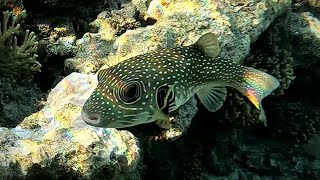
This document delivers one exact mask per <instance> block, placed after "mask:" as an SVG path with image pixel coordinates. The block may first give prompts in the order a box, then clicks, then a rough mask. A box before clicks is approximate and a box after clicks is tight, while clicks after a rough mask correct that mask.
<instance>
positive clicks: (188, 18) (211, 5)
mask: <svg viewBox="0 0 320 180" xmlns="http://www.w3.org/2000/svg"><path fill="white" fill-rule="evenodd" d="M133 3H135V4H133V5H131V6H136V7H137V9H145V10H146V9H147V7H142V5H141V3H140V1H139V2H137V1H134V2H133ZM142 4H143V3H142ZM289 6H290V1H288V0H282V1H280V2H279V3H269V2H265V1H263V2H260V3H248V4H246V6H245V7H243V6H242V5H241V4H237V3H227V2H224V1H221V2H220V1H208V2H206V3H205V2H200V1H174V2H171V3H169V4H168V5H167V7H166V11H165V13H164V14H163V15H162V16H161V18H160V19H159V20H158V21H157V22H156V23H155V24H153V25H150V26H147V27H146V28H138V29H135V30H134V31H133V30H127V29H128V28H127V27H128V26H130V27H136V25H134V26H132V25H130V24H131V23H132V22H135V19H136V18H137V17H136V13H134V12H133V11H134V9H132V8H129V7H130V6H129V5H128V6H125V7H124V8H123V9H122V10H120V11H118V12H117V13H116V14H117V15H119V17H120V20H121V21H120V22H124V26H122V25H121V23H120V24H118V26H114V20H112V21H110V16H109V15H108V14H109V13H106V12H102V13H101V14H99V15H98V17H97V19H96V20H95V21H94V22H93V23H91V24H92V25H93V26H95V27H96V29H97V32H96V33H85V34H84V36H83V37H82V38H81V39H78V40H74V41H69V42H68V43H66V45H67V46H68V47H66V48H63V46H60V48H59V51H65V50H68V49H70V47H69V45H73V46H74V47H75V48H72V49H75V50H78V51H75V52H73V54H75V57H72V58H70V59H67V60H66V68H65V69H66V70H68V72H71V71H77V72H84V73H88V72H95V71H97V70H98V69H99V67H101V66H102V64H103V62H104V61H108V59H112V58H111V57H114V56H116V57H117V58H119V59H125V58H129V57H132V56H136V55H138V54H143V53H146V52H148V51H151V50H156V49H159V48H162V47H173V46H178V45H190V44H192V43H194V42H195V41H196V40H197V39H198V38H199V36H201V35H202V34H203V33H205V32H208V31H212V32H215V33H216V34H218V36H221V37H222V36H223V38H221V39H220V43H221V47H222V52H221V54H220V55H221V57H225V58H232V59H234V60H236V61H239V60H241V59H243V58H244V57H245V56H246V55H247V54H248V53H249V50H250V43H251V42H254V41H255V40H256V39H257V38H258V36H259V34H260V33H261V32H262V31H264V30H265V29H266V28H267V27H268V26H269V25H270V23H271V22H272V21H273V20H274V19H275V18H276V17H277V16H278V15H280V14H282V13H283V12H284V11H285V10H286V9H287V8H289ZM262 7H264V8H262ZM235 9H238V10H237V11H235ZM204 12H206V13H204ZM121 18H124V19H121ZM239 19H241V21H239ZM128 20H129V22H128ZM117 22H119V21H118V20H117ZM140 22H141V21H140ZM192 22H200V23H192ZM127 23H129V24H127ZM194 24H196V25H194ZM119 25H120V27H121V28H119ZM115 28H116V29H115ZM121 29H123V31H125V32H124V33H123V31H122V30H121ZM119 30H120V31H121V32H120V33H119ZM122 33H123V34H122ZM117 34H121V35H120V36H119V37H118V36H117ZM69 40H70V38H69ZM53 49H54V50H53V51H57V49H56V48H53ZM84 50H85V51H84ZM48 51H50V49H49V50H48ZM61 54H65V53H61Z"/></svg>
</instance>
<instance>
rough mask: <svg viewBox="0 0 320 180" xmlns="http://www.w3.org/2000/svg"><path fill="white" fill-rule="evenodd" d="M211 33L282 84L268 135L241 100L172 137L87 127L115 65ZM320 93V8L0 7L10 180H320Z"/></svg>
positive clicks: (145, 3)
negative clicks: (87, 114)
mask: <svg viewBox="0 0 320 180" xmlns="http://www.w3.org/2000/svg"><path fill="white" fill-rule="evenodd" d="M207 32H212V33H214V34H216V35H217V37H218V39H219V43H220V47H221V51H220V54H219V56H220V57H221V58H225V59H231V60H234V61H237V62H238V61H240V63H241V64H243V65H245V66H249V67H254V68H256V69H259V70H261V71H263V72H267V73H269V74H271V75H272V76H274V77H275V78H277V79H278V80H279V82H280V86H279V87H278V88H277V89H276V90H274V91H273V92H272V94H271V95H269V96H267V97H266V98H264V100H263V101H262V104H263V107H264V110H265V112H266V117H267V120H268V126H267V127H265V126H264V124H263V123H262V122H261V121H260V120H259V118H258V116H259V110H257V109H256V108H255V106H254V105H253V104H251V103H250V101H249V100H248V99H247V98H246V97H245V96H243V95H242V94H241V93H240V92H238V91H236V90H235V89H233V88H228V93H227V98H226V101H225V102H224V104H223V106H222V107H221V108H220V109H219V110H217V111H216V112H209V111H208V110H207V109H206V108H205V107H204V106H203V105H202V104H201V103H199V101H198V99H197V97H192V98H191V99H190V100H189V101H188V102H187V103H185V104H184V105H183V106H181V107H180V108H179V109H178V110H176V111H175V112H173V114H171V115H170V116H172V117H173V118H174V121H173V127H172V128H170V129H162V128H159V127H158V126H157V125H155V124H154V123H148V124H142V125H138V126H133V127H130V128H125V129H114V128H98V127H93V126H90V125H88V124H86V123H85V122H84V121H83V120H82V118H81V108H82V106H83V104H84V103H85V101H86V100H87V99H88V98H89V96H90V95H91V93H92V92H93V91H94V89H95V87H96V86H97V84H98V81H97V78H96V76H95V75H94V73H96V72H97V71H98V70H99V69H100V68H101V67H104V65H105V64H109V63H111V62H121V61H122V60H125V59H128V58H131V57H135V56H137V55H140V54H145V53H148V52H151V51H155V50H159V49H161V48H173V47H178V46H189V45H192V44H194V43H195V42H196V41H197V40H198V39H199V37H200V36H201V35H203V34H205V33H207ZM319 82H320V1H318V0H292V1H290V0H277V1H276V0H114V1H111V0H90V1H89V0H77V1H76V0H64V1H62V0H32V1H31V0H23V1H22V0H0V179H5V180H7V179H40V178H46V179H97V180H98V179H130V180H138V179H146V180H148V179H161V180H162V179H204V180H206V179H320V136H319V130H320V104H319V102H320V96H319V92H320V86H319V85H318V83H319Z"/></svg>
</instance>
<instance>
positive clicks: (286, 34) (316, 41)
mask: <svg viewBox="0 0 320 180" xmlns="http://www.w3.org/2000/svg"><path fill="white" fill-rule="evenodd" d="M278 24H279V25H278V27H279V30H280V31H281V32H283V35H282V38H281V39H282V41H283V42H285V44H286V46H288V47H287V48H288V49H289V50H291V51H292V53H293V54H292V55H293V56H294V57H295V59H294V63H295V65H297V66H310V65H312V64H315V63H317V62H320V20H319V19H318V18H317V17H316V16H315V15H314V14H312V13H310V12H289V13H288V14H287V15H286V16H285V17H284V18H283V20H282V21H280V22H279V23H278Z"/></svg>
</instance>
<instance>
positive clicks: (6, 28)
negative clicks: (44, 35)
mask: <svg viewBox="0 0 320 180" xmlns="http://www.w3.org/2000/svg"><path fill="white" fill-rule="evenodd" d="M25 16H26V11H21V12H20V13H18V14H13V12H11V11H5V12H3V22H2V24H0V74H2V75H9V74H13V75H18V74H23V73H28V72H39V71H40V68H41V64H40V63H39V62H38V61H36V59H37V57H38V55H37V54H36V52H37V45H38V42H37V40H36V36H35V34H34V32H30V31H29V30H27V31H26V34H25V38H24V41H23V43H22V45H21V46H18V39H17V35H18V34H19V29H20V24H19V23H17V22H18V21H19V20H20V19H21V18H24V17H25ZM10 22H11V23H10Z"/></svg>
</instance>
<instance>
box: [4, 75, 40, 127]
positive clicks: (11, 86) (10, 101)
mask: <svg viewBox="0 0 320 180" xmlns="http://www.w3.org/2000/svg"><path fill="white" fill-rule="evenodd" d="M0 92H1V93H0V127H15V126H16V125H17V124H19V123H20V122H21V121H22V120H23V118H24V117H26V116H29V115H30V114H32V113H34V112H36V111H37V110H39V109H38V108H40V107H41V105H40V102H39V101H40V99H41V98H44V93H43V92H41V90H40V89H39V88H38V87H37V86H36V85H35V84H34V82H33V81H32V80H31V79H30V78H25V77H24V78H23V79H17V78H16V79H12V78H10V77H0Z"/></svg>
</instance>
